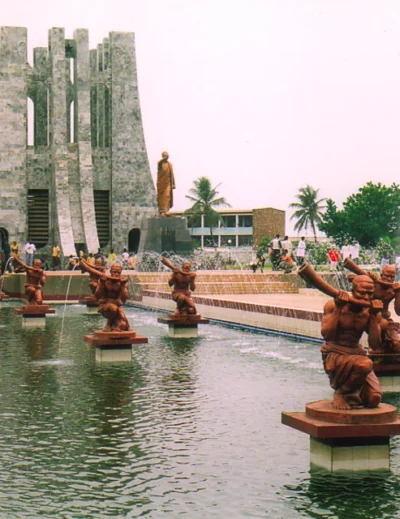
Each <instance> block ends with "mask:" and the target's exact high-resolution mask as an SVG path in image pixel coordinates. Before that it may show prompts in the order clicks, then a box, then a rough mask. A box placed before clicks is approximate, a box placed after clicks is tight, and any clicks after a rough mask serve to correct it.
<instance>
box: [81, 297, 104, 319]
mask: <svg viewBox="0 0 400 519" xmlns="http://www.w3.org/2000/svg"><path fill="white" fill-rule="evenodd" d="M79 304H80V305H86V313H87V314H88V315H98V314H99V312H98V308H99V303H98V301H97V299H96V298H95V297H94V296H88V297H85V298H84V299H80V301H79Z"/></svg>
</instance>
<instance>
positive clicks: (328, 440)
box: [282, 400, 400, 472]
mask: <svg viewBox="0 0 400 519" xmlns="http://www.w3.org/2000/svg"><path fill="white" fill-rule="evenodd" d="M282 423H283V424H284V425H288V426H289V427H293V428H294V429H297V430H298V431H301V432H304V433H306V434H309V435H310V463H311V465H312V466H315V467H320V468H323V469H326V470H328V471H330V472H335V471H337V470H349V471H360V470H363V471H373V470H388V469H389V468H390V436H394V435H397V434H400V419H399V418H398V416H397V409H396V408H395V407H394V406H392V405H389V404H380V405H379V407H377V408H375V409H367V408H361V409H352V410H349V411H346V410H338V409H334V408H333V407H332V403H331V402H330V401H328V400H319V401H317V402H311V403H309V404H307V405H306V412H305V413H304V412H283V413H282Z"/></svg>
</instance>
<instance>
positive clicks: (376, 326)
mask: <svg viewBox="0 0 400 519" xmlns="http://www.w3.org/2000/svg"><path fill="white" fill-rule="evenodd" d="M382 308H383V303H382V301H380V300H379V299H374V300H373V301H372V304H371V309H370V310H369V315H370V319H369V323H368V330H367V333H368V346H369V347H370V348H371V350H378V349H380V348H381V347H382V327H381V321H382V313H381V312H382Z"/></svg>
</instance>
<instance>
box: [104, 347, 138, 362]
mask: <svg viewBox="0 0 400 519" xmlns="http://www.w3.org/2000/svg"><path fill="white" fill-rule="evenodd" d="M131 361H132V345H130V346H128V347H127V348H122V349H121V348H107V347H102V346H99V347H96V362H131Z"/></svg>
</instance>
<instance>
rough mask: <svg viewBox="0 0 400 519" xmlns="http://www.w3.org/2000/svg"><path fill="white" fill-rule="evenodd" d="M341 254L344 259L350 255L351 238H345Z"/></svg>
mask: <svg viewBox="0 0 400 519" xmlns="http://www.w3.org/2000/svg"><path fill="white" fill-rule="evenodd" d="M340 254H341V256H342V261H344V260H345V259H347V258H349V257H350V254H351V245H350V243H349V240H344V243H343V245H342V248H341V249H340Z"/></svg>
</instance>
